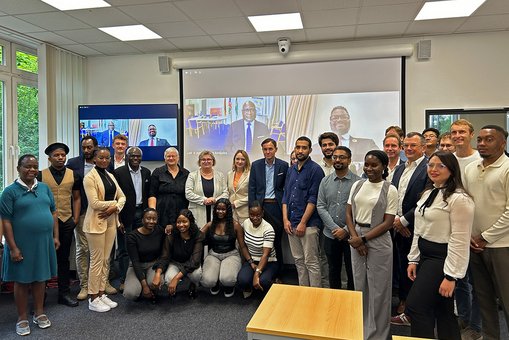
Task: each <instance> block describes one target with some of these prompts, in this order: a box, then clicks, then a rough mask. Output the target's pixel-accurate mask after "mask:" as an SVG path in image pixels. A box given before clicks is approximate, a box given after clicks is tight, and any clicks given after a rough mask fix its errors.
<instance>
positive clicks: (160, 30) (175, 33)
mask: <svg viewBox="0 0 509 340" xmlns="http://www.w3.org/2000/svg"><path fill="white" fill-rule="evenodd" d="M147 27H148V28H150V29H151V30H152V31H154V32H156V33H157V34H159V35H160V36H161V37H163V38H173V37H175V38H176V37H190V36H194V35H205V32H204V31H203V30H202V29H201V28H200V27H199V26H198V25H196V24H195V23H193V22H190V21H180V22H168V23H162V24H147Z"/></svg>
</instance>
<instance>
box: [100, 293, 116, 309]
mask: <svg viewBox="0 0 509 340" xmlns="http://www.w3.org/2000/svg"><path fill="white" fill-rule="evenodd" d="M99 298H100V299H101V301H102V303H104V304H105V305H107V306H108V307H110V308H115V307H117V306H118V303H116V302H115V301H112V300H111V299H110V298H109V297H108V295H106V294H103V295H102V296H100V297H99Z"/></svg>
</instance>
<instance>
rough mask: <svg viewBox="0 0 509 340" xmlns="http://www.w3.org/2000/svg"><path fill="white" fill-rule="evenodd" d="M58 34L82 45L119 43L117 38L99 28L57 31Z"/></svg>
mask: <svg viewBox="0 0 509 340" xmlns="http://www.w3.org/2000/svg"><path fill="white" fill-rule="evenodd" d="M56 33H58V34H60V35H62V36H64V37H66V38H69V39H71V40H74V41H76V42H78V43H80V44H91V43H99V42H108V41H112V42H113V41H114V42H117V41H118V40H117V39H116V38H114V37H112V36H111V35H109V34H106V33H104V32H103V31H101V30H99V29H97V28H87V29H83V30H70V31H56Z"/></svg>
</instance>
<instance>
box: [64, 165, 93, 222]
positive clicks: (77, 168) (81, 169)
mask: <svg viewBox="0 0 509 340" xmlns="http://www.w3.org/2000/svg"><path fill="white" fill-rule="evenodd" d="M66 167H67V168H68V169H71V170H72V171H74V173H76V174H78V177H79V181H80V196H81V210H80V215H83V214H85V213H86V211H87V207H88V200H87V195H86V194H85V189H84V188H83V177H85V158H84V157H83V156H78V157H74V158H70V159H69V160H67V164H66Z"/></svg>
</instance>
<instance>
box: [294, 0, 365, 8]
mask: <svg viewBox="0 0 509 340" xmlns="http://www.w3.org/2000/svg"><path fill="white" fill-rule="evenodd" d="M301 5H302V11H319V10H326V9H339V8H352V7H360V6H361V0H301Z"/></svg>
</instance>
